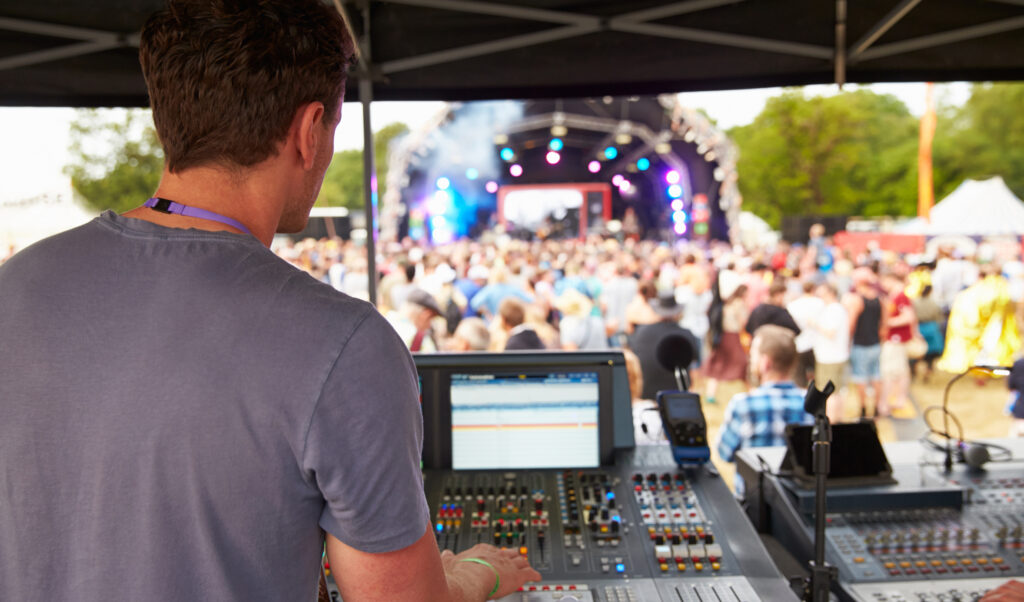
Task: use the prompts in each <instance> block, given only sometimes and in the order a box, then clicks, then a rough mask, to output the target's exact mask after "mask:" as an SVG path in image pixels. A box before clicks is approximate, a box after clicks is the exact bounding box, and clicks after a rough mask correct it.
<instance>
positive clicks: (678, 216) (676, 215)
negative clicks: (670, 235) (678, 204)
mask: <svg viewBox="0 0 1024 602" xmlns="http://www.w3.org/2000/svg"><path fill="white" fill-rule="evenodd" d="M672 221H674V222H676V223H679V222H685V221H686V212H685V211H673V212H672Z"/></svg>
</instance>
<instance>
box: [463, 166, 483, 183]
mask: <svg viewBox="0 0 1024 602" xmlns="http://www.w3.org/2000/svg"><path fill="white" fill-rule="evenodd" d="M479 177H480V172H479V171H477V169H476V168H475V167H470V168H469V169H467V170H466V179H467V180H475V179H477V178H479Z"/></svg>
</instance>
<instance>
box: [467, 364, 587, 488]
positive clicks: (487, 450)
mask: <svg viewBox="0 0 1024 602" xmlns="http://www.w3.org/2000/svg"><path fill="white" fill-rule="evenodd" d="M598 390H599V389H598V375H597V372H549V371H544V372H532V373H531V372H515V373H504V374H452V375H451V391H450V393H451V408H452V410H451V417H452V468H454V469H455V470H474V469H519V468H594V467H597V466H599V465H600V444H599V438H598V398H599V395H598Z"/></svg>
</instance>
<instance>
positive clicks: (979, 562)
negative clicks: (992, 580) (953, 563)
mask: <svg viewBox="0 0 1024 602" xmlns="http://www.w3.org/2000/svg"><path fill="white" fill-rule="evenodd" d="M978 564H988V558H979V559H978Z"/></svg>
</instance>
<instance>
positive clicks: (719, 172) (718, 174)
mask: <svg viewBox="0 0 1024 602" xmlns="http://www.w3.org/2000/svg"><path fill="white" fill-rule="evenodd" d="M724 179H725V170H724V169H722V168H721V167H716V168H715V181H717V182H721V181H722V180H724Z"/></svg>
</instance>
